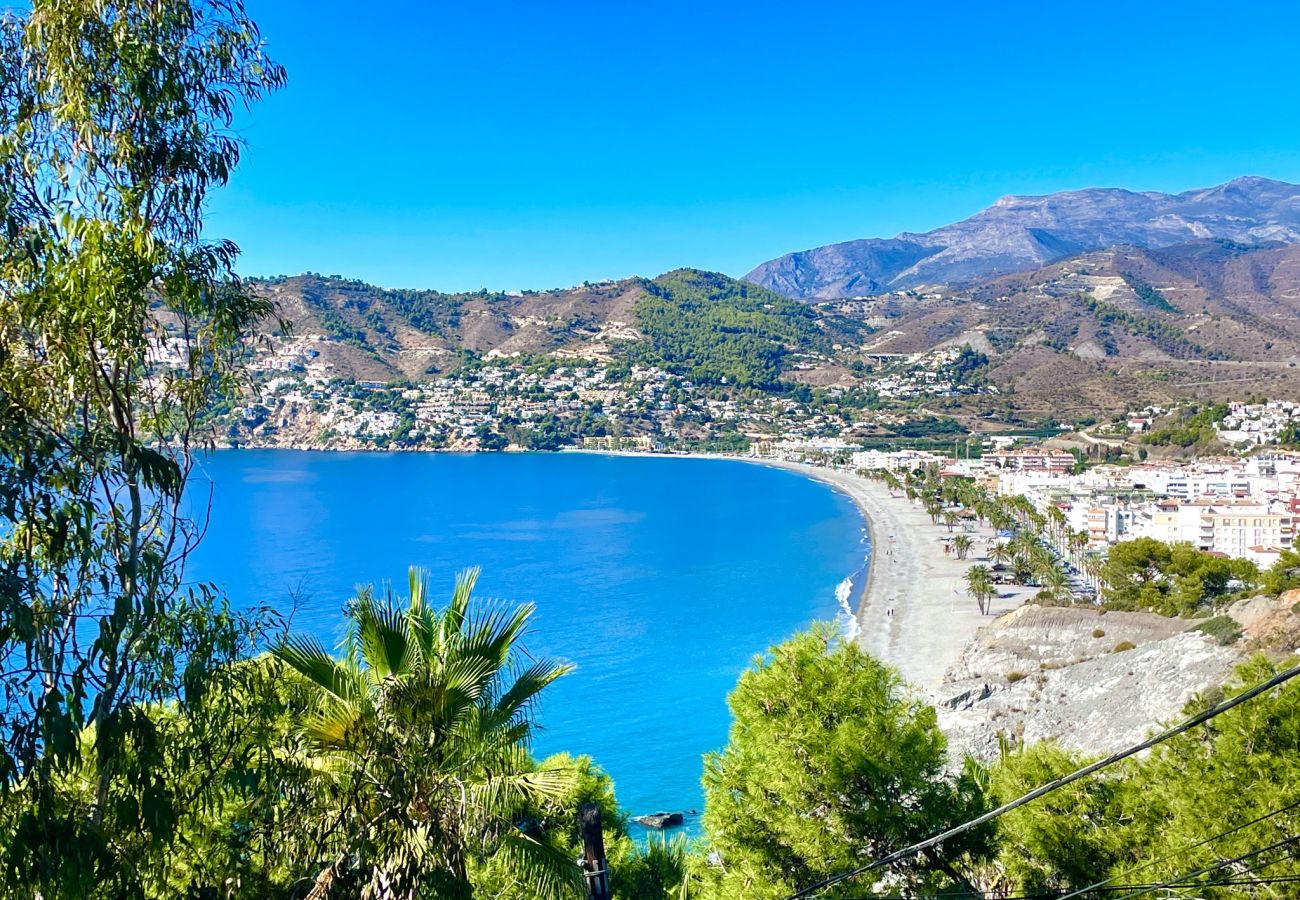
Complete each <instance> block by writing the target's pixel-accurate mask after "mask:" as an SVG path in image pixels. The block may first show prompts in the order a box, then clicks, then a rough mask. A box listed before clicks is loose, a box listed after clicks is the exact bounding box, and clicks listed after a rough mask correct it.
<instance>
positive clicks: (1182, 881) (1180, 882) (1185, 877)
mask: <svg viewBox="0 0 1300 900" xmlns="http://www.w3.org/2000/svg"><path fill="white" fill-rule="evenodd" d="M1297 841H1300V835H1293V836H1291V837H1287V838H1282V840H1280V841H1274V842H1273V843H1271V844H1269V845H1268V846H1266V847H1260V848H1259V849H1258V850H1252V851H1250V852H1249V853H1243V854H1242V855H1241V856H1237V857H1234V858H1232V859H1225V860H1221V861H1219V862H1217V863H1215V864H1214V865H1212V866H1205V867H1203V868H1200V869H1196V870H1195V871H1193V872H1184V873H1183V874H1182V875H1179V876H1177V877H1176V878H1174V879H1172V880H1171V881H1164V882H1161V883H1159V884H1154V885H1151V886H1150V887H1147V888H1144V889H1142V890H1140V891H1138V892H1137V893H1136V894H1125V895H1124V900H1132V898H1134V897H1145V896H1146V895H1147V894H1149V893H1151V892H1152V891H1158V890H1160V889H1161V888H1167V887H1215V886H1216V883H1215V882H1213V881H1202V882H1193V881H1192V879H1194V878H1200V877H1201V876H1202V875H1206V874H1208V873H1210V872H1217V871H1219V870H1220V869H1226V868H1228V866H1235V865H1237V864H1238V863H1242V862H1245V861H1246V860H1248V859H1254V858H1255V857H1256V856H1260V855H1262V854H1264V853H1267V852H1268V851H1270V850H1276V849H1278V848H1279V847H1285V846H1287V845H1288V844H1295V843H1296V842H1297ZM1286 858H1289V857H1284V858H1283V859H1274V860H1271V861H1269V862H1266V863H1264V864H1263V865H1261V866H1259V867H1257V868H1256V869H1255V871H1258V870H1259V869H1263V868H1266V867H1268V866H1271V865H1275V864H1277V863H1279V862H1283V861H1284V860H1285V859H1286ZM1232 877H1240V875H1239V874H1237V873H1234V875H1233V876H1232Z"/></svg>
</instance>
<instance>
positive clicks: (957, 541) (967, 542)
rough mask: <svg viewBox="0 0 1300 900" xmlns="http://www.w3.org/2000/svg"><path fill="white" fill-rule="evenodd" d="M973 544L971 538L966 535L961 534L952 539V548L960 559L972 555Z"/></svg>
mask: <svg viewBox="0 0 1300 900" xmlns="http://www.w3.org/2000/svg"><path fill="white" fill-rule="evenodd" d="M972 543H973V541H971V539H970V536H969V535H965V534H959V535H957V536H956V537H955V538H953V539H952V548H953V549H954V550H956V551H957V558H958V559H965V558H966V556H967V554H969V553H970V548H971V544H972Z"/></svg>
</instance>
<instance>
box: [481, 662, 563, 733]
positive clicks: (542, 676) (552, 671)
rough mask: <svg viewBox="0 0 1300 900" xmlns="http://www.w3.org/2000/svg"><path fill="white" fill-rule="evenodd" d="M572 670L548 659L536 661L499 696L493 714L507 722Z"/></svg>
mask: <svg viewBox="0 0 1300 900" xmlns="http://www.w3.org/2000/svg"><path fill="white" fill-rule="evenodd" d="M573 669H574V667H573V665H571V664H570V663H561V662H555V661H553V660H549V659H539V660H536V661H535V662H534V663H533V664H532V665H531V666H529V667H528V668H527V669H525V670H524V671H523V672H521V673H520V674H519V677H517V678H516V679H515V681H514V684H512V685H510V687H509V688H508V689H507V690H506V692H505V693H504V694H502V695H501V697H500V699H498V700H497V702H496V708H495V710H494V712H495V713H496V715H497V716H498V717H500V719H501V720H502V721H506V720H509V719H510V718H512V717H513V716H514V715H515V714H516V713H517V712H519V711H520V710H521V709H523V708H524V707H526V706H527V705H528V704H529V703H530V702H532V700H533V699H534V698H536V697H537V695H538V694H540V693H541V692H542V690H543V689H544V688H545V687H546V686H547V685H549V684H551V683H552V682H553V681H555V680H556V679H558V678H563V677H564V676H565V675H568V674H569V673H570V672H572V671H573Z"/></svg>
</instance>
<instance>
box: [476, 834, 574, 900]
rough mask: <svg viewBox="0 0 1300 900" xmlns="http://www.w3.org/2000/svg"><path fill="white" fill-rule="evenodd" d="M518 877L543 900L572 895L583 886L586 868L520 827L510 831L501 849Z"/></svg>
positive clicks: (505, 835) (500, 851) (520, 881)
mask: <svg viewBox="0 0 1300 900" xmlns="http://www.w3.org/2000/svg"><path fill="white" fill-rule="evenodd" d="M497 852H498V853H500V854H501V856H502V859H503V860H504V861H505V862H506V863H507V864H508V866H509V868H510V871H511V872H512V873H513V874H514V876H515V879H516V880H517V881H518V882H519V883H521V884H523V885H525V886H526V887H527V888H528V889H529V890H530V891H531V893H532V896H535V897H537V898H539V900H552V898H554V900H560V898H568V897H572V896H573V895H574V893H575V892H576V891H580V890H582V888H583V877H582V870H581V869H579V868H578V866H577V864H576V863H575V862H574V861H573V860H571V859H569V857H568V854H566V853H565V852H564V851H563V850H561V849H559V848H557V847H552V846H551V845H550V844H545V843H542V842H541V841H538V840H535V839H534V838H532V837H530V836H529V835H527V834H524V833H523V832H522V831H520V830H518V829H517V828H512V829H510V830H509V831H507V832H506V833H505V834H504V835H503V836H502V840H501V846H500V849H499V850H498V851H497Z"/></svg>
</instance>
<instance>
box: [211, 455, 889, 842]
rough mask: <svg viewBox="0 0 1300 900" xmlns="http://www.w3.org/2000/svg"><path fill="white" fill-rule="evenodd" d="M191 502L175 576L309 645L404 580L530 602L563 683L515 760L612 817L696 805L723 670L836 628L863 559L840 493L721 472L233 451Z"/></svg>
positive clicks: (696, 464) (720, 711) (737, 470)
mask: <svg viewBox="0 0 1300 900" xmlns="http://www.w3.org/2000/svg"><path fill="white" fill-rule="evenodd" d="M209 481H210V484H209ZM209 488H210V489H211V507H210V517H211V518H210V524H209V528H208V531H207V534H206V536H205V537H204V540H203V542H202V544H201V545H200V547H199V550H198V552H197V553H196V555H195V557H194V559H193V561H192V563H191V566H190V569H189V572H188V574H189V576H190V578H191V579H193V580H202V581H213V582H215V583H217V584H218V585H220V586H222V587H224V588H225V590H226V591H227V593H228V595H229V596H230V597H231V598H232V600H234V601H235V602H236V603H238V604H255V603H269V604H272V605H274V606H276V607H277V608H279V609H280V610H282V611H284V612H286V613H288V612H289V611H291V610H292V611H293V626H294V627H295V628H296V629H298V630H304V631H309V632H311V633H313V634H316V635H317V636H319V637H320V638H321V639H322V640H323V641H325V642H326V644H327V645H329V646H333V645H334V644H335V643H336V642H337V640H338V638H339V637H340V635H341V634H342V623H343V616H342V609H343V606H344V604H345V602H346V601H347V599H348V597H349V596H351V594H352V592H353V589H354V586H355V585H357V584H361V583H374V584H379V583H380V582H383V581H385V580H388V581H392V582H393V583H394V584H396V585H398V586H399V588H404V586H405V583H406V573H407V569H408V567H410V566H412V565H419V566H423V567H424V568H426V569H428V570H429V571H430V573H431V579H432V583H433V585H434V586H435V587H436V588H437V589H438V590H441V591H444V592H446V593H447V594H450V591H451V587H452V582H453V579H454V577H455V574H456V573H457V572H458V571H460V570H461V569H464V568H467V567H469V566H479V567H481V569H482V575H481V577H480V579H479V583H478V589H477V592H476V593H477V595H478V596H481V597H495V598H504V599H508V600H514V601H526V600H527V601H533V602H534V603H536V604H537V614H536V618H535V625H534V628H533V631H532V633H531V634H529V635H528V637H527V639H526V642H525V646H526V647H527V649H528V650H529V652H531V653H533V654H542V655H549V656H555V657H561V658H564V659H567V660H569V661H571V662H572V663H574V664H575V665H576V666H577V669H576V671H575V672H574V673H573V674H571V675H569V676H568V677H566V678H564V679H562V680H561V681H559V682H558V683H556V684H555V685H553V686H552V687H551V688H549V689H548V691H547V693H546V695H545V696H544V701H543V703H542V705H541V708H540V719H541V722H542V725H543V731H542V732H541V734H540V736H539V738H538V739H537V741H536V744H535V747H534V751H535V753H536V754H537V755H538V756H539V757H540V756H545V755H547V754H550V753H554V752H558V751H561V750H566V751H569V752H572V753H575V754H578V753H585V754H589V755H591V756H592V757H593V758H594V759H595V760H596V761H597V762H598V763H599V764H600V765H601V766H602V767H604V768H605V770H606V771H608V772H609V773H610V774H611V775H612V776H613V778H614V781H615V786H616V790H617V793H618V798H619V801H620V803H621V804H622V805H623V806H624V807H625V808H627V809H628V810H629V811H631V812H632V813H633V814H641V813H646V812H654V811H658V810H683V811H685V810H692V809H695V810H698V809H701V808H702V806H703V791H702V789H701V787H700V775H701V771H702V764H701V754H703V753H705V752H707V751H710V750H715V749H719V748H721V747H722V746H723V745H724V744H725V743H726V739H727V729H728V725H729V714H728V712H727V707H726V695H727V692H728V691H730V690H731V688H732V687H733V686H734V685H735V682H736V678H737V676H738V675H739V674H740V672H741V671H742V670H743V669H744V668H745V666H746V665H748V664H749V663H750V662H751V661H752V660H753V658H754V656H755V655H756V654H758V653H761V652H762V651H763V650H764V649H765V648H766V647H768V646H769V645H771V644H773V643H775V642H778V641H780V640H781V639H783V638H784V637H786V636H788V635H790V634H791V633H792V632H794V631H796V630H798V629H800V628H803V627H804V626H806V625H807V624H808V623H809V622H811V621H812V620H814V619H822V620H832V619H836V618H837V617H839V616H840V615H841V612H842V607H843V605H844V601H845V599H846V595H847V588H848V580H849V579H850V578H853V579H854V580H856V581H859V582H860V581H861V579H862V578H863V574H862V570H863V568H864V564H865V560H866V557H867V555H868V553H869V547H868V545H867V538H866V534H865V527H864V523H863V521H862V518H861V516H860V514H859V512H858V510H857V509H856V507H855V506H854V505H853V504H852V502H851V501H850V500H849V499H848V498H847V497H845V496H843V495H841V494H839V493H837V492H835V491H833V490H832V489H831V488H829V487H827V486H826V485H823V484H820V483H817V482H814V481H811V480H809V479H807V478H805V477H803V476H801V475H798V474H794V473H791V472H788V471H784V470H779V469H774V468H769V467H764V466H757V465H750V464H745V463H740V462H729V461H716V460H697V459H669V458H633V457H613V456H600V455H594V454H578V453H569V454H534V453H526V454H465V455H459V454H455V455H453V454H441V453H433V454H422V453H333V452H330V453H319V452H318V453H311V452H300V451H289V450H237V451H219V452H217V453H214V454H212V455H210V456H208V457H206V458H204V460H203V461H202V463H201V465H200V467H199V469H198V470H197V471H196V474H195V478H194V480H193V481H192V486H191V497H192V499H193V500H194V501H195V502H197V503H199V504H200V505H202V504H205V503H206V502H207V498H208V490H209ZM837 589H838V591H839V594H838V597H837ZM692 821H693V820H692V819H690V818H688V827H689V826H690V825H691V823H692Z"/></svg>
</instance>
